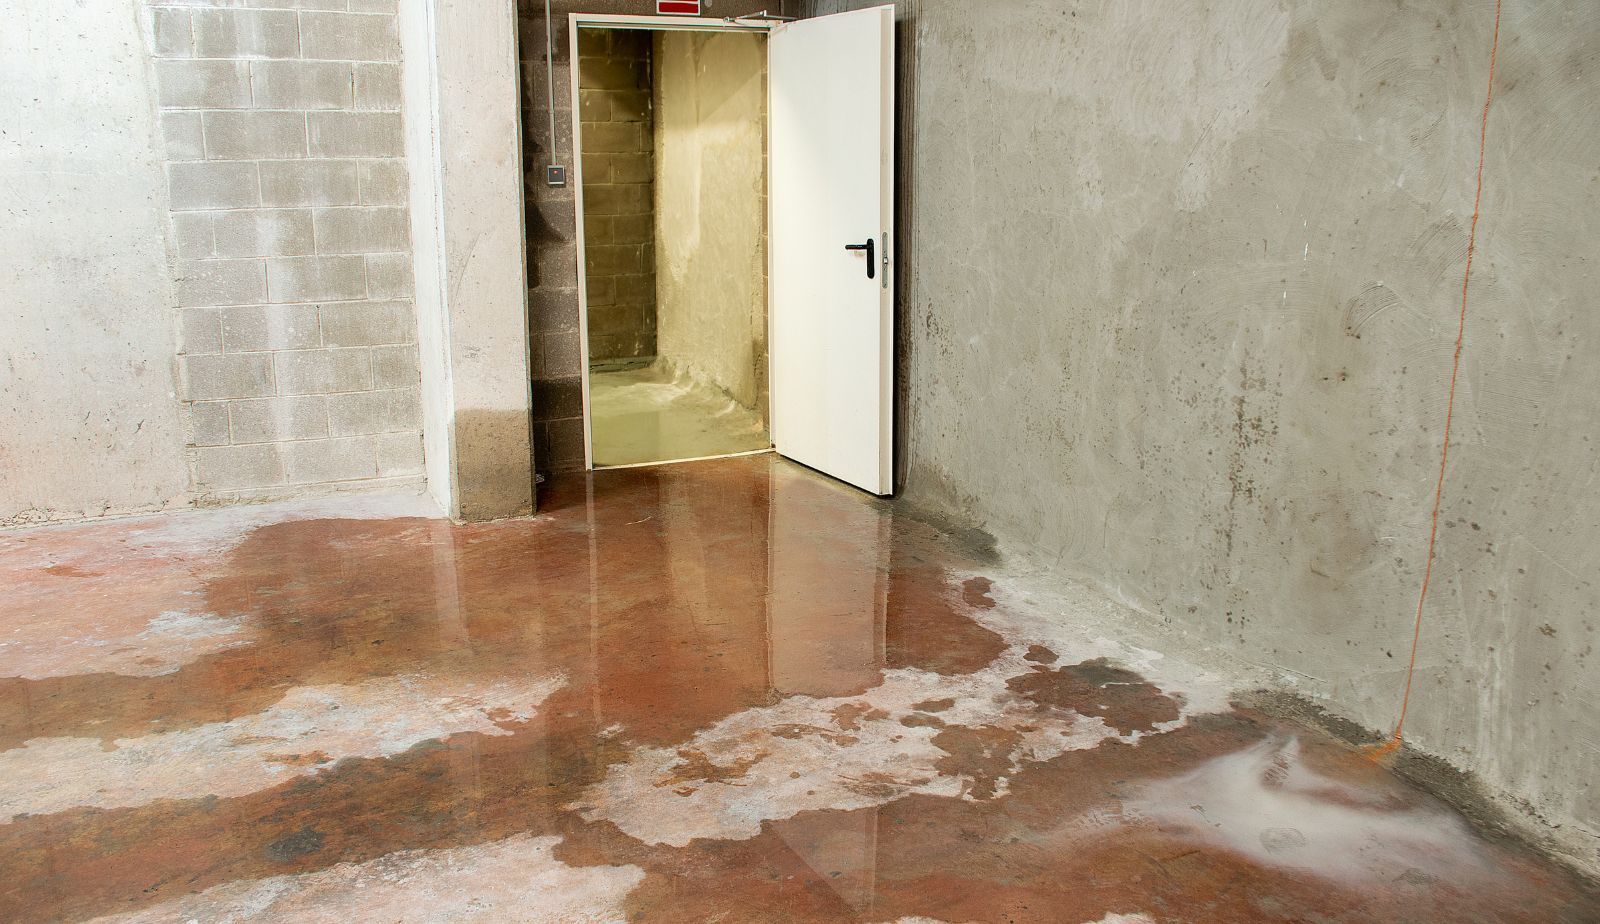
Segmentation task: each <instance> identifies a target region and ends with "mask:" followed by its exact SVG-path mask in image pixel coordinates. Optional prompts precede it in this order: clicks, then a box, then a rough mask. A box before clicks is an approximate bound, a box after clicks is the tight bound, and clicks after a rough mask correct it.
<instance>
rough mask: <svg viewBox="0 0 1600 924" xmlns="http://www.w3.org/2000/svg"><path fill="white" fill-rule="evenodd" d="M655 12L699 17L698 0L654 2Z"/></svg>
mask: <svg viewBox="0 0 1600 924" xmlns="http://www.w3.org/2000/svg"><path fill="white" fill-rule="evenodd" d="M656 12H657V13H667V14H670V15H673V16H699V15H700V0H656Z"/></svg>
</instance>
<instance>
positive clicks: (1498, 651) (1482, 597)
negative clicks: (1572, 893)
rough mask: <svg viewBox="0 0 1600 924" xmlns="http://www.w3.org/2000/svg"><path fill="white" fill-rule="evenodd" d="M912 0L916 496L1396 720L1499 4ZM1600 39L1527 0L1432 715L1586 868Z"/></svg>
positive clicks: (1467, 395) (1592, 798)
mask: <svg viewBox="0 0 1600 924" xmlns="http://www.w3.org/2000/svg"><path fill="white" fill-rule="evenodd" d="M911 8H912V11H913V13H914V17H913V19H914V28H915V44H916V57H917V62H916V96H915V113H914V119H915V125H914V134H915V138H916V145H915V151H914V154H913V157H914V159H915V164H914V167H913V171H912V175H913V176H914V181H913V186H912V189H911V190H910V193H911V196H912V198H913V200H914V202H915V207H916V224H915V229H914V235H915V237H914V240H913V241H912V244H911V259H910V261H909V264H908V265H907V266H906V268H905V271H904V272H905V275H903V276H902V278H903V279H907V278H908V280H909V285H910V293H909V297H908V298H907V300H906V303H905V313H904V315H903V316H902V318H901V324H902V327H903V329H904V331H905V334H906V338H907V339H906V340H905V341H904V345H905V355H903V357H902V362H903V363H904V364H905V367H906V375H907V377H908V381H909V391H910V395H911V404H910V408H909V412H910V416H911V418H912V419H911V423H910V438H909V446H908V447H907V449H908V453H907V455H908V458H909V466H910V470H909V480H908V485H907V489H906V493H907V496H908V497H909V498H910V499H911V500H912V501H914V502H916V503H919V504H924V505H934V506H937V507H940V508H943V509H945V510H953V511H958V512H960V513H962V514H964V515H966V516H967V517H969V518H971V519H973V520H975V521H977V522H979V523H981V524H983V525H984V527H985V528H987V529H989V530H991V531H992V532H994V533H995V534H996V535H998V536H1000V537H1001V538H1002V539H1004V540H1008V541H1009V542H1011V543H1013V544H1014V545H1016V546H1019V547H1031V548H1033V549H1035V550H1037V551H1038V552H1039V553H1040V554H1042V555H1043V556H1045V557H1047V558H1049V559H1053V560H1054V561H1056V562H1058V563H1059V567H1060V569H1061V570H1062V571H1063V572H1064V573H1067V574H1070V575H1074V576H1077V577H1080V578H1083V579H1086V580H1088V581H1090V582H1092V583H1094V584H1096V585H1098V586H1100V587H1102V588H1104V589H1105V590H1107V591H1108V592H1110V593H1111V594H1113V595H1115V596H1116V597H1118V598H1120V599H1122V600H1124V601H1127V602H1129V603H1131V604H1133V605H1134V606H1136V607H1139V608H1141V609H1143V610H1145V611H1147V612H1149V613H1151V614H1154V615H1156V616H1158V617H1159V618H1160V619H1162V620H1165V621H1166V622H1168V623H1170V624H1172V625H1174V626H1176V627H1179V628H1181V629H1182V630H1184V631H1186V632H1188V633H1191V634H1192V635H1193V636H1194V637H1195V638H1197V639H1198V640H1200V641H1203V642H1205V643H1210V644H1214V645H1218V646H1222V647H1225V648H1227V649H1231V650H1232V651H1234V652H1236V653H1238V654H1239V655H1242V656H1243V657H1245V658H1248V659H1251V660H1253V661H1257V662H1260V663H1263V664H1268V665H1272V666H1274V667H1277V668H1279V669H1281V670H1282V671H1283V672H1284V675H1285V677H1286V678H1288V680H1289V681H1290V682H1292V683H1293V684H1294V685H1295V686H1296V687H1297V688H1298V689H1300V690H1303V691H1305V692H1307V693H1310V694H1312V695H1314V696H1317V697H1321V698H1324V699H1325V700H1327V701H1328V702H1329V703H1330V704H1331V705H1332V707H1333V708H1334V709H1335V710H1336V711H1338V712H1341V713H1343V714H1345V715H1347V716H1351V717H1353V718H1355V719H1357V720H1358V721H1359V722H1360V723H1361V724H1363V725H1366V726H1369V727H1371V728H1374V729H1387V728H1388V727H1390V726H1391V725H1392V723H1393V721H1394V719H1395V714H1396V711H1397V709H1398V707H1399V702H1400V692H1401V686H1402V683H1403V681H1404V669H1405V665H1406V655H1407V647H1408V645H1409V642H1410V637H1411V626H1412V618H1413V613H1414V609H1415V605H1416V594H1417V587H1418V583H1419V580H1420V578H1421V571H1422V567H1423V564H1424V551H1425V548H1426V539H1427V531H1428V522H1427V520H1428V511H1429V507H1430V503H1431V492H1432V487H1433V478H1434V477H1435V473H1436V471H1437V468H1438V464H1439V449H1440V446H1439V442H1440V430H1441V424H1442V419H1443V415H1444V400H1445V389H1446V384H1447V379H1448V376H1449V367H1450V359H1451V351H1452V343H1453V339H1454V335H1455V323H1456V313H1457V311H1458V309H1459V305H1460V298H1461V280H1462V270H1463V265H1464V261H1465V256H1466V243H1467V226H1468V223H1469V220H1470V217H1471V213H1472V205H1473V188H1474V171H1475V168H1476V161H1477V154H1478V125H1479V117H1480V113H1481V107H1482V105H1483V98H1484V89H1485V83H1486V79H1487V69H1488V53H1489V43H1490V31H1491V28H1492V23H1493V14H1494V4H1493V3H1492V2H1491V0H1468V2H1457V0H1450V2H1445V0H1421V2H1415V3H1406V4H1403V5H1401V6H1398V7H1397V6H1395V5H1393V4H1379V3H1341V2H1332V0H1292V2H1266V0H1260V2H1255V0H1251V2H1237V3H1226V4H1198V3H1180V4H1174V3H1171V2H1165V0H1162V2H1129V3H1117V4H1096V3H1073V4H1062V3H1060V2H1057V0H1031V2H1023V0H1008V2H994V3H985V4H969V3H963V2H958V0H922V2H919V3H915V4H912V5H911ZM1597 54H1600V7H1595V6H1594V5H1592V4H1563V3H1556V2H1548V3H1510V4H1507V5H1506V7H1505V20H1504V26H1503V32H1502V37H1501V46H1500V66H1499V70H1498V72H1497V76H1496V97H1495V102H1494V108H1493V111H1492V113H1491V115H1490V118H1489V127H1488V133H1489V135H1488V164H1487V168H1486V172H1485V175H1484V194H1483V216H1484V217H1483V219H1482V224H1481V225H1480V228H1479V234H1478V251H1477V257H1476V260H1475V262H1474V272H1473V277H1472V292H1471V297H1472V304H1471V318H1470V321H1469V326H1468V331H1467V342H1466V355H1465V360H1464V364H1463V367H1462V381H1461V390H1460V393H1459V396H1458V401H1457V406H1456V421H1455V425H1456V429H1455V440H1454V441H1453V445H1452V447H1451V448H1452V451H1451V454H1450V466H1451V467H1450V473H1449V477H1448V480H1447V482H1446V484H1445V488H1444V502H1445V505H1444V512H1443V515H1442V522H1441V541H1440V547H1439V560H1438V565H1437V566H1436V568H1435V573H1434V587H1433V591H1432V597H1431V600H1430V604H1429V607H1428V611H1427V614H1426V625H1425V627H1424V630H1423V635H1422V646H1421V654H1420V655H1419V658H1418V674H1417V684H1416V689H1415V692H1414V694H1413V702H1412V711H1411V716H1410V718H1409V719H1408V721H1407V725H1406V729H1407V733H1408V738H1409V741H1410V743H1411V744H1412V745H1414V746H1416V747H1419V748H1422V749H1423V750H1426V751H1429V752H1432V753H1434V754H1438V755H1442V756H1443V757H1445V758H1447V759H1448V760H1450V761H1451V762H1452V763H1454V764H1456V765H1457V766H1460V767H1463V768H1466V769H1468V770H1472V771H1475V772H1476V773H1478V774H1479V775H1481V778H1482V779H1483V780H1485V781H1487V782H1488V783H1489V784H1490V785H1491V786H1494V787H1497V788H1499V789H1500V790H1501V791H1503V792H1505V793H1508V794H1510V795H1512V796H1514V797H1516V798H1518V799H1522V800H1526V803H1527V805H1528V807H1529V808H1530V809H1531V810H1532V811H1533V812H1536V813H1539V814H1540V815H1543V816H1544V817H1545V818H1546V819H1548V820H1549V821H1551V822H1552V823H1555V824H1558V825H1563V826H1564V827H1563V828H1562V829H1561V830H1560V831H1558V832H1556V836H1557V837H1559V838H1562V839H1563V840H1564V842H1565V843H1566V845H1567V846H1568V848H1569V849H1570V850H1571V851H1572V852H1573V853H1574V854H1575V855H1577V856H1579V857H1580V858H1581V859H1583V860H1585V861H1586V862H1588V863H1590V864H1591V865H1593V864H1595V863H1596V860H1597V857H1596V854H1595V845H1596V844H1597V843H1600V841H1597V840H1595V837H1596V835H1600V788H1597V785H1596V784H1597V778H1596V775H1595V767H1596V766H1600V710H1597V709H1596V708H1595V703H1596V702H1597V701H1600V669H1597V668H1600V664H1597V661H1596V657H1597V656H1596V655H1595V653H1594V646H1595V642H1596V632H1597V624H1600V618H1597V616H1596V614H1597V613H1600V586H1597V583H1596V581H1595V579H1594V574H1595V573H1596V571H1597V569H1600V494H1597V493H1596V492H1595V491H1594V489H1593V485H1594V483H1595V481H1596V478H1597V477H1600V452H1597V447H1600V416H1597V415H1596V413H1595V395H1596V394H1597V393H1600V362H1596V360H1595V358H1594V350H1593V348H1592V345H1593V344H1594V343H1595V342H1600V310H1597V309H1600V305H1597V304H1596V294H1595V293H1596V291H1597V286H1596V283H1597V278H1596V276H1597V264H1596V252H1595V241H1596V240H1600V209H1596V207H1595V206H1596V205H1597V204H1600V160H1597V159H1596V157H1595V154H1594V152H1595V151H1596V150H1600V107H1597V106H1596V105H1595V102H1594V100H1595V98H1596V96H1597V93H1600V70H1596V69H1595V68H1594V67H1593V62H1594V61H1595V59H1596V55H1597Z"/></svg>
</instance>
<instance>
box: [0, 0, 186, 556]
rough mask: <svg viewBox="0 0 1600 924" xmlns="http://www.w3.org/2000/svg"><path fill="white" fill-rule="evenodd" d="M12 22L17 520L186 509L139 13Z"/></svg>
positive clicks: (8, 506)
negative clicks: (180, 505)
mask: <svg viewBox="0 0 1600 924" xmlns="http://www.w3.org/2000/svg"><path fill="white" fill-rule="evenodd" d="M0 11H3V19H4V21H5V23H6V27H5V28H4V29H3V30H0V125H3V126H5V127H4V129H3V130H0V216H3V217H4V220H5V223H6V227H7V235H6V242H5V244H4V246H0V526H6V525H14V524H17V523H24V522H38V521H46V520H58V519H70V518H75V517H85V516H96V515H100V514H112V513H128V512H133V511H145V510H158V509H162V508H165V507H168V506H172V505H174V504H181V503H183V502H185V501H186V496H185V489H186V487H187V483H188V473H187V471H186V469H185V465H184V459H183V443H184V431H183V425H182V422H181V420H180V419H179V414H178V403H177V399H176V398H175V397H174V394H173V389H174V386H175V380H174V368H173V366H174V363H173V358H172V356H173V347H174V333H173V330H174V328H173V322H174V319H173V316H172V309H171V296H172V284H171V282H170V279H169V277H168V274H167V265H166V254H165V251H164V248H163V239H164V236H163V231H162V219H163V213H164V211H165V204H164V197H163V193H162V191H163V188H164V183H163V179H162V175H161V162H160V155H159V153H158V144H159V142H158V140H157V134H156V133H157V129H156V123H155V113H154V101H153V99H152V92H153V91H152V89H151V81H150V75H149V74H148V73H147V71H146V67H147V64H146V60H145V53H144V43H143V42H142V41H141V38H140V33H139V20H138V17H137V7H136V6H135V5H134V4H133V3H131V2H129V0H84V2H79V3H33V2H27V0H5V2H3V3H0Z"/></svg>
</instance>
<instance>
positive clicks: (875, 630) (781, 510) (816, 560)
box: [767, 467, 890, 911]
mask: <svg viewBox="0 0 1600 924" xmlns="http://www.w3.org/2000/svg"><path fill="white" fill-rule="evenodd" d="M838 490H844V489H842V488H839V487H836V486H834V485H828V484H822V483H820V482H819V481H818V480H817V479H814V478H812V477H811V476H809V475H804V474H799V473H796V472H793V471H787V470H785V469H783V468H781V467H774V469H773V472H772V495H771V501H770V507H769V513H768V517H769V519H768V527H767V531H768V536H769V539H768V547H769V549H770V552H771V554H770V557H769V559H768V567H769V569H770V578H769V587H770V596H769V597H768V604H767V621H768V626H769V629H768V633H769V636H768V637H769V642H768V644H769V646H770V649H771V654H770V661H771V663H770V671H771V673H770V676H771V683H772V688H773V691H774V693H775V695H778V696H795V695H806V696H816V697H834V696H852V695H855V694H857V693H861V692H863V691H864V690H866V689H868V688H870V687H873V686H875V685H877V683H878V682H879V680H880V678H881V676H882V670H883V665H884V660H883V659H884V612H885V606H886V604H887V601H888V594H887V591H888V583H887V578H886V577H885V575H886V574H887V570H888V566H889V539H890V524H889V520H888V518H887V517H884V516H881V515H880V513H879V512H878V511H877V510H875V509H873V508H872V507H870V506H868V505H866V504H849V505H843V506H842V507H840V508H838V509H833V510H828V511H826V513H824V512H823V511H821V510H819V509H818V506H817V505H816V504H815V502H814V500H813V499H814V498H815V497H816V495H817V493H818V492H824V491H838ZM841 561H842V562H846V563H847V564H840V562H841ZM877 826H878V813H877V810H876V809H865V810H860V811H852V812H839V813H833V812H822V813H808V814H806V815H802V816H799V817H796V818H788V819H784V820H781V821H775V822H773V823H772V830H773V831H774V832H775V833H776V834H777V835H778V836H779V837H780V838H782V839H783V841H784V843H785V844H787V845H788V846H789V849H790V850H792V851H794V853H795V855H796V856H797V857H799V858H800V859H801V860H802V861H804V862H805V864H806V865H807V866H809V867H810V868H811V869H812V870H813V871H814V872H815V874H816V876H817V878H818V880H819V881H821V882H824V883H826V884H827V885H828V887H829V888H830V889H832V890H833V891H834V892H835V893H836V894H837V895H838V896H839V898H840V900H841V901H843V902H844V903H845V904H846V905H848V906H849V908H850V909H851V910H853V911H863V910H865V909H867V908H868V907H869V906H870V904H871V902H872V897H873V892H874V889H875V885H874V883H875V879H874V870H875V867H876V856H877Z"/></svg>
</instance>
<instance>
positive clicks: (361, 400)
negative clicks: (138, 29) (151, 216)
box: [145, 0, 422, 503]
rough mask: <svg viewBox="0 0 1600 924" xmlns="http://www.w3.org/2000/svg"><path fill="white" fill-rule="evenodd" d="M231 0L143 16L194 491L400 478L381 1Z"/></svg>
mask: <svg viewBox="0 0 1600 924" xmlns="http://www.w3.org/2000/svg"><path fill="white" fill-rule="evenodd" d="M235 7H236V4H234V3H232V2H227V0H214V2H213V0H185V2H182V3H168V2H166V0H153V2H151V3H150V5H149V7H148V8H147V9H146V11H145V12H146V16H147V17H148V20H149V23H150V34H151V42H152V46H151V51H152V53H153V55H154V56H155V58H156V61H155V71H156V77H157V98H158V100H159V102H160V106H161V110H162V112H161V122H162V126H163V132H164V134H165V137H166V156H167V162H168V163H167V179H168V182H169V184H170V204H171V208H172V215H171V222H172V246H171V249H172V254H173V258H174V259H173V268H172V272H173V278H174V287H175V292H174V294H175V298H176V303H177V304H178V306H179V307H180V308H181V309H182V310H181V314H180V321H179V325H180V331H181V334H182V336H181V340H180V350H179V351H180V353H181V357H180V360H179V364H180V365H179V369H180V396H181V397H182V398H183V399H184V401H185V408H186V416H187V418H188V421H189V441H188V442H189V445H190V447H191V449H190V461H191V465H192V468H193V479H194V488H195V491H196V492H197V494H198V495H199V496H200V498H201V500H202V501H203V502H206V503H217V502H228V501H235V500H250V499H259V498H266V497H276V496H284V495H294V494H302V493H309V492H320V491H327V490H334V489H347V488H352V487H373V486H380V485H389V486H400V485H404V486H416V485H419V484H420V483H421V477H420V476H421V473H422V436H421V429H422V422H421V421H422V415H421V405H420V396H419V374H418V358H417V348H416V333H417V325H416V310H415V308H414V306H413V302H412V294H413V291H412V290H413V269H412V260H411V240H410V228H409V225H410V219H409V214H408V211H407V207H406V205H407V185H408V179H407V172H406V164H405V159H404V139H403V136H402V122H401V114H400V104H401V93H400V63H399V61H400V43H399V38H398V35H397V33H396V28H395V4H394V2H393V0H362V2H361V3H359V4H357V5H356V10H355V11H354V12H352V11H350V10H349V8H348V7H349V4H347V3H346V2H344V0H316V2H299V0H296V2H289V0H263V2H260V3H253V4H252V7H255V8H253V9H237V8H235Z"/></svg>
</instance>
